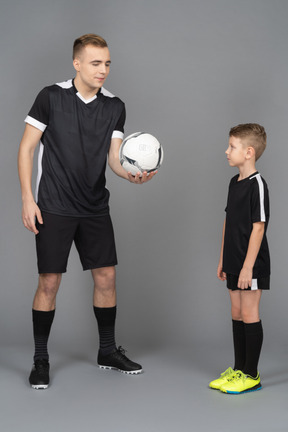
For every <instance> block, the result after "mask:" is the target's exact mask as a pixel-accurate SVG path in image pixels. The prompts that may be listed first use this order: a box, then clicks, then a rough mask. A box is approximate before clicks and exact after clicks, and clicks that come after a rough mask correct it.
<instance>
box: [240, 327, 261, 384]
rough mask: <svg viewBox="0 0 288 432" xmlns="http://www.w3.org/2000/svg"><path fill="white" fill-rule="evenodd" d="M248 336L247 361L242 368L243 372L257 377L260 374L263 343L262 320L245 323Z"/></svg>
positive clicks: (246, 335)
mask: <svg viewBox="0 0 288 432" xmlns="http://www.w3.org/2000/svg"><path fill="white" fill-rule="evenodd" d="M245 337H246V361H245V366H244V368H243V370H242V372H243V373H245V374H248V375H250V376H252V377H253V378H256V376H257V374H258V362H259V357H260V353H261V348H262V343H263V328H262V322H261V321H259V322H255V323H251V324H246V323H245Z"/></svg>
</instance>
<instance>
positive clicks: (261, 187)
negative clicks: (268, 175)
mask: <svg viewBox="0 0 288 432" xmlns="http://www.w3.org/2000/svg"><path fill="white" fill-rule="evenodd" d="M256 179H257V182H258V186H259V195H260V220H261V222H266V215H265V208H264V185H263V181H262V179H261V176H260V174H257V175H256Z"/></svg>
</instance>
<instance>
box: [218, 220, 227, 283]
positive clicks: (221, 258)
mask: <svg viewBox="0 0 288 432" xmlns="http://www.w3.org/2000/svg"><path fill="white" fill-rule="evenodd" d="M225 227H226V218H225V220H224V224H223V231H222V243H221V252H220V260H219V264H218V268H217V277H218V279H220V280H221V281H225V280H226V273H224V272H223V270H222V267H223V249H224V236H225Z"/></svg>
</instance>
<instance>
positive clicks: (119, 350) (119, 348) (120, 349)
mask: <svg viewBox="0 0 288 432" xmlns="http://www.w3.org/2000/svg"><path fill="white" fill-rule="evenodd" d="M117 351H118V353H119V354H121V355H122V356H124V357H126V356H125V353H126V352H127V350H125V349H124V348H123V347H122V346H119V347H118V349H117Z"/></svg>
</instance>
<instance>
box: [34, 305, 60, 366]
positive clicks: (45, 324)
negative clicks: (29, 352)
mask: <svg viewBox="0 0 288 432" xmlns="http://www.w3.org/2000/svg"><path fill="white" fill-rule="evenodd" d="M54 315H55V310H52V311H49V312H45V311H38V310H35V309H32V319H33V334H34V343H35V354H34V362H35V361H36V360H40V359H44V360H48V361H49V354H48V349H47V344H48V338H49V334H50V330H51V326H52V323H53V319H54Z"/></svg>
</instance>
